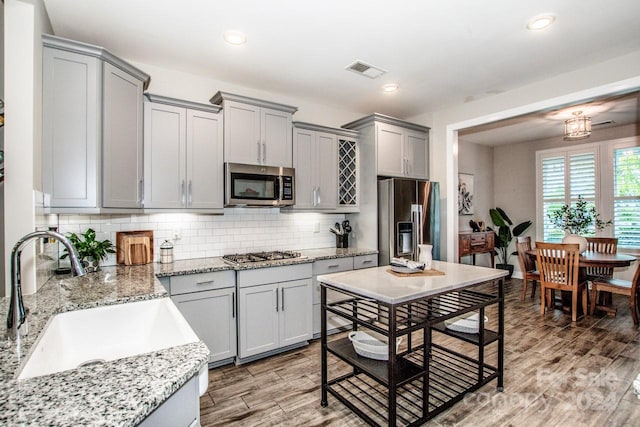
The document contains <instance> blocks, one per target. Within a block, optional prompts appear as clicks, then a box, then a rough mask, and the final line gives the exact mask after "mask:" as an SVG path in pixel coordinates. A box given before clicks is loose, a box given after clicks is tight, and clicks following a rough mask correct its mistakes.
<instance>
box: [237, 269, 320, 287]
mask: <svg viewBox="0 0 640 427" xmlns="http://www.w3.org/2000/svg"><path fill="white" fill-rule="evenodd" d="M309 277H311V263H305V264H295V265H285V266H282V267H268V268H256V269H253V270H240V271H238V287H240V288H244V287H247V286H256V285H263V284H266V283H278V282H290V281H292V280H300V279H308V278H309Z"/></svg>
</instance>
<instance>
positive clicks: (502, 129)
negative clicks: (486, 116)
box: [458, 92, 640, 147]
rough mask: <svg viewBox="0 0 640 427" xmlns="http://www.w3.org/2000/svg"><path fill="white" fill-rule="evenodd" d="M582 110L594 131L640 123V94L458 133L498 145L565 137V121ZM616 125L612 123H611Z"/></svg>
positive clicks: (503, 121)
mask: <svg viewBox="0 0 640 427" xmlns="http://www.w3.org/2000/svg"><path fill="white" fill-rule="evenodd" d="M578 111H581V112H582V114H583V115H585V116H588V117H591V122H592V131H593V132H597V131H598V130H601V129H605V128H608V127H614V126H623V125H628V124H631V123H640V92H633V93H629V94H625V95H619V96H611V97H606V98H602V99H597V100H593V101H590V102H587V103H582V104H577V105H571V106H563V107H559V108H556V109H553V110H550V111H539V112H536V113H531V114H527V115H524V116H519V117H512V118H509V119H506V120H500V121H496V122H491V123H487V124H483V125H480V126H474V127H472V128H467V129H464V130H461V131H459V132H458V137H459V138H460V140H462V141H465V142H471V143H475V144H481V145H487V146H492V147H494V146H498V145H504V144H516V143H519V142H526V141H535V140H541V139H546V138H554V137H555V138H557V137H562V136H563V135H564V121H565V120H567V119H569V118H571V117H574V115H573V113H574V112H578ZM610 121H611V122H613V123H609V122H610Z"/></svg>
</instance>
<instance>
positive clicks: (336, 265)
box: [327, 264, 340, 268]
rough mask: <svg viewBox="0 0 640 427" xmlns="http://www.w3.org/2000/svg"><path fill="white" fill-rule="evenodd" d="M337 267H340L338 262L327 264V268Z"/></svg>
mask: <svg viewBox="0 0 640 427" xmlns="http://www.w3.org/2000/svg"><path fill="white" fill-rule="evenodd" d="M338 267H340V265H339V264H331V265H328V266H327V268H338Z"/></svg>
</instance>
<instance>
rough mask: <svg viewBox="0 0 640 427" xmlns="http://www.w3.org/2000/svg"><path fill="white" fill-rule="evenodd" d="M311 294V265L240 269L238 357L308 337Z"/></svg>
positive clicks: (283, 345)
mask: <svg viewBox="0 0 640 427" xmlns="http://www.w3.org/2000/svg"><path fill="white" fill-rule="evenodd" d="M291 279H295V280H291ZM265 282H266V283H265ZM311 294H312V292H311V265H310V264H301V265H295V266H284V267H273V268H263V269H256V270H243V271H239V272H238V344H239V348H238V357H239V358H240V359H241V360H242V359H246V358H249V357H252V356H256V355H259V354H261V353H266V352H270V351H274V350H277V349H279V348H283V347H288V346H292V345H295V344H299V343H302V342H305V341H307V340H309V339H311V338H312V313H311V312H310V311H309V307H311V302H312V295H311Z"/></svg>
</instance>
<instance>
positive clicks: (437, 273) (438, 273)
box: [387, 268, 444, 277]
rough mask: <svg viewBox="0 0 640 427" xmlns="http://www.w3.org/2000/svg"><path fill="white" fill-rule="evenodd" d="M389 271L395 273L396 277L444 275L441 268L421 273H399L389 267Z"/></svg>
mask: <svg viewBox="0 0 640 427" xmlns="http://www.w3.org/2000/svg"><path fill="white" fill-rule="evenodd" d="M387 272H388V273H391V274H393V275H394V276H396V277H416V276H444V271H440V270H433V269H431V270H422V271H421V272H419V273H398V272H396V271H393V270H392V269H390V268H387Z"/></svg>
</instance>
